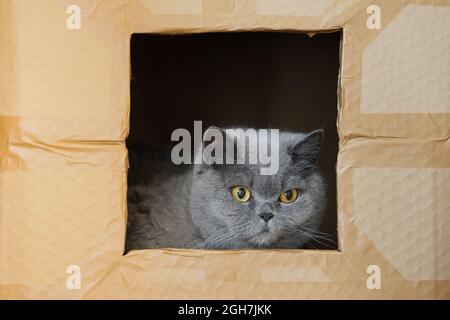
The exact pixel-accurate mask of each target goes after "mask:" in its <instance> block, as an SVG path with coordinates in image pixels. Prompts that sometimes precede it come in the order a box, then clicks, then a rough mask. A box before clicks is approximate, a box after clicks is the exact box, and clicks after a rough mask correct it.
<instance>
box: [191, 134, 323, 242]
mask: <svg viewBox="0 0 450 320" xmlns="http://www.w3.org/2000/svg"><path fill="white" fill-rule="evenodd" d="M223 132H224V137H225V139H229V138H230V137H229V136H228V137H227V135H226V134H225V131H223ZM323 135H324V132H323V130H321V129H320V130H316V131H313V132H311V133H309V134H302V133H290V132H280V133H279V139H278V140H279V143H278V146H279V147H278V150H279V157H278V158H279V168H278V171H277V173H276V174H273V175H262V174H261V170H260V169H261V165H260V164H213V165H208V164H202V165H197V166H196V167H195V169H194V177H193V185H192V190H191V199H190V203H191V214H192V218H193V221H194V223H195V224H196V226H197V227H198V228H199V229H200V231H201V233H202V235H203V237H204V238H205V239H206V241H205V244H204V245H205V246H206V247H212V248H224V247H225V248H226V247H237V248H239V247H267V246H273V245H276V243H279V242H282V241H284V242H286V241H287V242H290V241H291V242H295V243H297V244H298V246H301V245H303V244H304V243H305V242H306V241H307V239H308V236H307V234H308V233H309V234H310V233H311V232H313V231H314V230H316V229H317V227H318V225H319V224H320V222H321V218H322V214H323V211H324V207H325V202H326V200H325V187H324V182H323V179H322V176H321V175H320V173H319V171H318V168H317V166H316V160H317V157H318V155H319V151H320V146H321V144H322V140H323ZM233 143H235V144H236V140H234V141H233ZM258 143H259V144H261V143H266V144H269V145H270V141H267V140H265V141H261V140H260V141H259V142H258ZM235 146H236V145H235ZM246 150H248V148H247V149H246ZM269 150H270V149H269ZM240 156H243V155H242V154H239V153H238V152H237V150H235V157H236V158H238V157H240ZM247 159H248V158H247ZM224 162H225V161H224Z"/></svg>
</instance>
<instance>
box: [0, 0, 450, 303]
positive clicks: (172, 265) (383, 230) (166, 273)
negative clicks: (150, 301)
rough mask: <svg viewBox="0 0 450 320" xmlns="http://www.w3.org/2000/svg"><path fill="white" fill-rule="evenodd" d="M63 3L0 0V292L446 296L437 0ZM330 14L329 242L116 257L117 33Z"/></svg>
mask: <svg viewBox="0 0 450 320" xmlns="http://www.w3.org/2000/svg"><path fill="white" fill-rule="evenodd" d="M76 2H77V4H78V5H79V6H80V8H81V10H82V11H81V12H82V15H81V17H82V27H81V29H80V30H68V29H67V28H66V19H67V17H68V15H67V13H66V8H67V7H68V6H69V5H70V4H74V3H73V1H65V0H64V1H55V0H44V1H40V2H39V4H37V3H36V2H34V1H14V0H8V1H2V2H1V3H0V43H1V45H2V50H1V51H0V69H1V70H2V73H1V74H0V297H1V298H65V299H72V298H247V299H252V298H255V299H257V298H262V299H276V298H286V299H295V298H369V299H379V298H447V299H448V298H450V274H449V270H450V225H449V223H450V203H449V201H448V199H449V198H450V197H449V191H448V190H450V177H449V167H450V150H449V143H448V139H449V129H450V126H449V120H450V115H449V85H448V84H449V78H448V77H449V56H448V54H449V50H448V44H449V43H448V39H449V37H448V35H449V34H448V32H449V31H448V30H450V25H449V23H450V19H449V14H450V13H449V12H450V1H441V0H439V1H436V0H434V1H431V0H429V1H427V0H421V1H412V0H411V1H407V0H402V1H388V0H380V1H358V0H343V1H336V0H317V1H314V2H313V1H311V0H289V1H288V0H283V1H275V0H246V1H244V0H218V1H214V0H176V1H171V2H170V3H169V2H161V1H153V0H140V1H126V0H112V1H88V0H79V1H76ZM372 3H374V4H376V5H378V6H379V7H380V9H381V19H382V27H381V29H380V30H369V29H368V28H367V27H366V20H367V18H368V16H369V14H368V13H367V12H366V9H367V7H368V6H369V5H370V4H372ZM336 28H342V29H343V31H344V38H343V44H342V69H341V84H340V87H339V90H338V93H339V98H340V105H339V119H338V131H339V135H340V138H341V143H340V147H341V148H340V152H339V158H338V165H337V179H338V225H339V227H338V229H339V230H338V231H339V232H338V233H339V248H340V251H322V250H321V251H315V250H243V251H199V250H174V249H166V250H144V251H136V252H131V253H129V254H128V255H126V256H122V252H123V246H124V238H125V223H126V173H127V158H126V156H127V153H126V148H125V143H124V140H125V138H126V136H127V133H128V129H129V128H128V115H129V76H130V75H129V40H130V35H131V33H137V32H147V33H150V32H164V33H173V32H183V33H189V32H205V31H235V30H296V31H308V32H311V33H315V32H320V31H329V30H333V29H336ZM69 265H78V266H79V267H80V270H81V275H82V278H81V279H82V283H81V289H80V290H69V289H68V288H67V287H66V281H67V277H68V274H67V273H66V270H67V267H68V266H69ZM370 265H377V266H379V268H380V270H381V288H380V289H379V290H377V289H373V290H370V289H368V288H367V286H366V281H367V278H368V277H369V275H368V274H367V272H366V271H367V267H368V266H370ZM224 270H225V271H224Z"/></svg>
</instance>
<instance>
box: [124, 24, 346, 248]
mask: <svg viewBox="0 0 450 320" xmlns="http://www.w3.org/2000/svg"><path fill="white" fill-rule="evenodd" d="M340 42H341V32H339V31H336V32H327V33H318V34H315V35H314V36H309V35H307V34H305V33H292V32H228V33H201V34H178V35H159V34H133V35H132V38H131V115H130V121H131V124H130V133H129V136H128V139H127V146H128V148H129V149H131V150H132V149H133V148H136V147H137V146H147V147H148V148H151V149H152V150H153V148H154V147H156V148H160V147H163V148H164V147H173V145H174V142H172V141H171V135H172V133H173V131H174V130H175V129H177V128H185V129H187V130H189V131H190V132H191V134H192V136H194V132H193V130H194V121H198V120H200V121H202V127H203V130H205V129H206V128H208V127H209V126H217V127H220V128H230V127H231V128H235V127H245V128H255V129H260V128H279V129H280V130H286V131H291V132H309V131H312V130H314V129H318V128H323V129H324V131H325V138H324V140H323V144H322V147H321V151H320V156H319V159H318V166H319V168H320V172H321V174H322V176H323V177H324V179H325V182H326V194H327V200H326V202H327V203H326V210H325V218H324V221H323V223H322V224H321V226H320V229H319V231H320V232H322V233H325V234H327V237H326V239H325V238H323V237H322V236H318V237H315V239H312V240H310V241H308V242H307V243H306V245H305V246H303V248H311V249H337V232H336V230H337V208H336V172H335V166H336V158H337V153H338V135H337V129H336V120H337V112H338V100H337V88H338V78H339V68H340ZM167 150H169V149H167ZM158 152H159V151H158ZM168 152H169V153H170V151H168ZM131 160H133V159H131ZM143 161H145V160H143ZM130 163H131V168H130V170H129V179H128V180H129V185H130V184H136V183H140V182H139V181H137V180H136V177H137V176H139V175H141V174H142V175H148V174H149V172H145V170H144V171H139V172H138V170H141V169H136V168H133V161H130ZM155 170H158V169H155ZM150 174H151V173H150ZM159 183H161V181H159ZM140 188H141V193H140V194H136V192H133V194H132V195H130V191H129V195H128V198H129V199H128V211H129V215H128V229H127V250H129V249H140V248H136V244H135V240H130V239H131V238H130V237H133V236H136V234H141V235H142V234H144V233H146V232H148V230H149V229H147V228H141V227H138V226H136V225H135V226H134V227H132V228H130V224H131V223H134V224H136V219H134V217H133V216H130V215H132V214H135V213H133V212H139V213H138V214H139V215H141V218H142V216H145V215H146V214H147V215H149V214H151V211H152V210H155V208H152V203H150V201H148V199H145V192H144V191H143V189H144V188H145V185H141V186H140ZM153 192H154V190H153ZM161 192H162V193H164V192H171V191H170V189H169V190H168V189H166V188H164V187H163V186H162V187H161ZM173 192H176V191H173ZM131 197H132V198H133V199H131ZM136 197H138V198H140V199H136ZM161 197H164V194H161ZM143 198H144V199H143ZM167 198H168V199H169V198H170V197H167ZM136 200H137V201H138V202H139V204H138V205H137V206H136V204H134V207H133V208H131V207H130V206H131V205H132V204H130V201H133V202H134V203H136ZM158 205H161V204H158ZM170 206H171V204H170V203H167V204H166V206H165V209H164V210H166V212H170ZM130 209H131V210H130ZM140 223H142V220H141V222H140ZM148 223H150V224H151V223H152V222H150V220H149V222H148ZM131 232H133V233H134V235H133V234H130V233H131ZM167 232H170V230H168V231H167ZM154 236H157V235H154ZM149 237H150V238H151V237H152V236H149ZM135 239H136V237H135ZM130 243H133V244H131V245H130ZM169 246H170V245H169ZM156 247H158V246H156ZM160 247H167V246H165V245H163V244H161V245H160ZM142 249H143V248H142Z"/></svg>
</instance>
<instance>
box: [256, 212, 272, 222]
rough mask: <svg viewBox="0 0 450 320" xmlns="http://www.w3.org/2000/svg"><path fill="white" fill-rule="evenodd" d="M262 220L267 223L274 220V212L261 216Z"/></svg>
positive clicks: (261, 214)
mask: <svg viewBox="0 0 450 320" xmlns="http://www.w3.org/2000/svg"><path fill="white" fill-rule="evenodd" d="M259 216H260V218H261V219H263V220H264V221H265V222H267V221H269V220H270V219H272V218H273V213H272V212H264V213H260V214H259Z"/></svg>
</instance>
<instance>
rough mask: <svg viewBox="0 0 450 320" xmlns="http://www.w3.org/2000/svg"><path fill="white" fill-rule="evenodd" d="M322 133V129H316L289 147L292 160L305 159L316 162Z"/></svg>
mask: <svg viewBox="0 0 450 320" xmlns="http://www.w3.org/2000/svg"><path fill="white" fill-rule="evenodd" d="M324 134H325V133H324V130H323V129H318V130H314V131H312V132H310V133H309V134H308V135H306V136H304V137H303V138H302V139H301V140H300V141H298V142H297V143H296V144H295V145H294V146H293V147H292V148H291V150H290V153H291V156H292V160H293V161H294V162H297V161H307V162H309V163H312V164H314V163H316V161H317V158H318V156H319V151H320V147H321V145H322V141H323V137H324Z"/></svg>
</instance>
